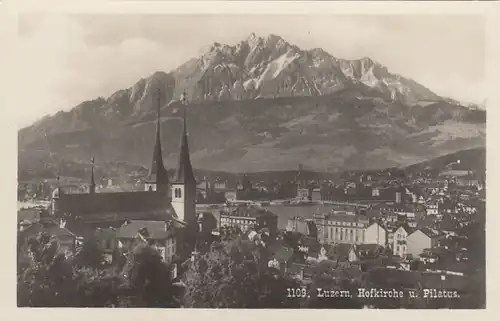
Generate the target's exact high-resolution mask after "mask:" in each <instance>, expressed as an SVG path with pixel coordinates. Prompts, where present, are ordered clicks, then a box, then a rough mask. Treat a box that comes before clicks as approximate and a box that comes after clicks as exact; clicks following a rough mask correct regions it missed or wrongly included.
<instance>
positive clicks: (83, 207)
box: [59, 191, 171, 216]
mask: <svg viewBox="0 0 500 321" xmlns="http://www.w3.org/2000/svg"><path fill="white" fill-rule="evenodd" d="M59 203H60V210H61V212H63V213H71V214H73V215H79V216H88V215H92V214H105V213H120V214H125V213H134V212H147V211H153V210H165V212H167V211H168V210H169V208H170V207H171V205H170V201H169V199H168V198H167V197H166V196H165V195H163V194H162V193H154V192H145V191H137V192H118V193H95V194H86V193H85V194H63V196H62V197H60V199H59Z"/></svg>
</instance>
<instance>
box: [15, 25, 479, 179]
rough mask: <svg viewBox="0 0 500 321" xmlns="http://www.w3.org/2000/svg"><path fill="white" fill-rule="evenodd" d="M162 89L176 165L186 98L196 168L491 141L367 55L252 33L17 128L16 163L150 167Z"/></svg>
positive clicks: (263, 165) (395, 153)
mask: <svg viewBox="0 0 500 321" xmlns="http://www.w3.org/2000/svg"><path fill="white" fill-rule="evenodd" d="M157 88H160V89H161V95H162V96H161V97H160V102H161V113H162V117H163V118H164V119H163V120H162V124H163V127H162V138H163V141H164V149H165V151H164V155H165V158H166V159H167V162H174V161H175V155H176V152H177V148H178V146H176V144H177V142H178V135H179V134H180V122H179V121H177V120H176V118H178V115H176V111H177V109H178V108H179V107H180V103H179V102H178V98H179V96H180V95H181V93H182V92H184V91H186V92H187V94H188V98H189V100H190V102H191V104H190V107H189V108H188V109H189V111H188V115H189V123H190V124H189V128H190V130H191V131H192V140H193V141H192V142H190V144H191V147H192V153H193V162H194V165H195V167H196V166H198V167H200V166H201V168H203V167H205V168H206V169H214V170H216V169H229V170H231V171H241V170H242V169H244V170H243V171H258V170H273V169H282V168H290V169H293V168H296V167H297V165H298V164H299V163H305V164H307V165H308V166H310V167H312V168H316V169H324V168H331V169H333V168H334V169H335V170H343V169H352V168H360V169H367V168H385V167H391V166H397V165H404V164H409V163H411V162H415V161H424V160H425V159H428V158H432V157H437V156H440V155H442V154H444V153H450V152H455V151H457V150H460V149H467V148H475V147H481V146H484V144H485V121H486V114H485V112H484V111H481V110H475V109H473V108H468V107H466V106H461V105H459V104H457V103H456V102H455V101H453V100H451V99H447V98H443V97H439V96H438V95H436V94H435V93H433V92H432V91H430V90H429V89H427V88H426V87H424V86H422V85H420V84H418V83H416V82H414V81H413V80H411V79H407V78H404V77H402V76H400V75H395V74H391V73H390V72H389V71H388V69H387V68H386V67H384V66H383V65H381V64H380V63H378V62H375V61H373V60H372V59H370V58H362V59H358V60H345V59H338V58H335V57H334V56H332V55H330V54H329V53H327V52H326V51H324V50H323V49H321V48H315V49H311V50H301V49H300V48H298V47H297V46H295V45H291V44H289V43H288V42H286V41H285V40H284V39H283V38H281V37H279V36H276V35H270V36H268V37H257V36H255V35H253V36H252V35H251V36H250V37H249V38H247V39H245V40H243V41H241V42H239V43H238V44H236V45H234V46H229V45H223V44H219V43H214V44H213V45H212V46H210V47H209V48H208V49H207V50H206V51H205V52H204V53H203V54H202V55H201V56H200V57H198V58H194V59H190V60H188V61H187V62H186V63H184V64H182V65H181V66H179V67H178V68H176V69H174V70H172V71H171V72H162V71H158V72H155V73H153V74H152V75H151V76H149V77H146V78H142V79H140V80H139V81H137V82H136V83H135V84H133V85H132V86H130V87H128V88H126V89H122V90H118V91H116V92H115V93H113V94H112V95H110V96H109V97H108V98H104V97H99V98H96V99H94V100H88V101H85V102H82V103H81V104H79V105H77V106H76V107H74V108H73V109H72V110H70V111H60V112H58V113H56V114H55V115H53V116H49V117H44V118H43V119H41V120H39V121H37V122H35V123H34V124H33V125H31V126H28V127H26V128H23V129H21V130H20V131H19V135H18V138H19V150H20V151H22V153H21V152H20V156H19V157H20V159H21V158H26V157H27V158H28V159H29V158H30V157H34V156H33V155H32V152H33V151H40V150H44V151H45V153H47V152H48V149H49V147H48V146H50V152H52V153H54V154H55V155H58V157H61V158H63V159H68V160H69V159H78V158H80V159H86V158H89V157H90V155H94V156H96V157H97V156H99V157H101V158H102V159H103V160H110V161H111V160H113V161H118V160H120V161H121V160H124V161H127V162H131V163H136V164H141V165H147V164H148V163H149V162H150V157H151V155H150V154H151V151H152V146H150V145H152V138H153V137H154V122H152V120H153V119H154V117H155V115H156V107H157V102H158V97H157V96H156V95H157V93H156V90H155V89H157ZM45 135H46V138H45ZM30 150H31V155H32V156H30ZM130 150H134V151H137V153H130ZM22 163H23V164H25V163H27V162H25V161H23V162H22Z"/></svg>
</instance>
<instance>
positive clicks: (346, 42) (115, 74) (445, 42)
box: [16, 13, 486, 127]
mask: <svg viewBox="0 0 500 321" xmlns="http://www.w3.org/2000/svg"><path fill="white" fill-rule="evenodd" d="M252 32H253V33H255V34H256V35H258V36H267V35H269V34H271V33H272V34H276V35H279V36H281V37H283V38H284V39H285V40H286V41H288V42H289V43H291V44H295V45H297V46H299V47H300V48H302V49H311V48H315V47H320V48H323V49H324V50H326V51H327V52H329V53H330V54H332V55H334V56H336V57H338V58H345V59H358V58H361V57H366V56H369V57H371V58H372V59H374V60H376V61H378V62H380V63H381V64H383V65H385V66H387V67H388V69H389V71H390V72H392V73H397V74H401V75H402V76H404V77H408V78H412V79H414V80H416V81H417V82H419V83H421V84H422V85H424V86H426V87H428V88H429V89H431V90H433V91H434V92H436V93H437V94H439V95H443V96H447V97H451V98H454V99H457V100H460V101H464V102H477V103H481V102H483V101H484V100H485V97H486V88H485V80H484V78H485V70H484V64H485V50H486V48H485V45H486V39H485V38H486V35H485V26H484V20H483V18H482V17H481V16H473V15H463V16H461V15H450V16H444V15H439V16H437V15H434V16H430V15H369V16H362V15H341V16H340V15H339V16H335V15H331V16H329V15H321V16H314V15H307V16H306V15H303V16H297V15H281V16H279V15H276V16H273V15H262V16H248V15H203V16H202V15H123V14H122V15H110V14H93V15H68V14H66V15H64V14H60V13H51V14H35V13H24V14H22V15H20V16H19V23H18V34H19V37H18V46H17V51H16V55H17V57H18V60H17V61H18V66H17V67H18V71H19V74H18V76H19V77H20V78H19V79H20V80H19V81H20V85H21V86H22V87H23V91H24V92H26V93H28V94H26V95H20V97H18V104H19V106H22V108H18V111H19V118H18V127H24V126H27V125H29V124H31V123H32V122H33V121H35V120H37V119H39V118H41V117H43V116H45V115H47V114H54V113H55V112H57V111H59V110H69V109H71V108H72V107H74V106H75V105H77V104H79V103H80V102H82V101H85V100H91V99H94V98H96V97H99V96H103V97H108V96H110V95H111V94H112V93H114V92H115V91H117V90H120V89H124V88H128V87H130V86H132V85H133V84H134V83H136V82H137V81H138V80H139V79H140V78H143V77H147V76H149V75H150V74H152V73H154V72H155V71H159V70H162V71H167V72H168V71H170V70H172V69H174V68H176V67H177V66H179V65H180V64H182V63H183V62H185V61H187V60H188V59H190V58H193V57H197V56H199V55H200V53H202V52H203V49H204V48H207V47H208V46H210V45H211V44H212V43H213V42H219V43H223V44H229V45H234V44H236V43H238V42H240V41H241V40H243V39H245V38H247V37H248V36H249V35H250V34H251V33H252Z"/></svg>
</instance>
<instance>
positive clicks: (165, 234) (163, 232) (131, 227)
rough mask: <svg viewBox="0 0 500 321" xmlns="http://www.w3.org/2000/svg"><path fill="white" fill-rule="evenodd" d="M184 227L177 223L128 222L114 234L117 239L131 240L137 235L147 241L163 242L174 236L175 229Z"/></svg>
mask: <svg viewBox="0 0 500 321" xmlns="http://www.w3.org/2000/svg"><path fill="white" fill-rule="evenodd" d="M183 226H184V225H183V224H182V223H181V222H179V221H177V220H171V221H167V222H165V221H130V222H129V223H126V224H124V225H123V226H122V227H120V229H118V231H117V233H116V237H117V238H119V239H133V238H135V237H136V236H137V234H138V233H140V234H141V236H142V237H144V238H145V239H149V240H164V239H167V238H169V237H171V236H173V235H174V233H175V229H178V228H182V227H183Z"/></svg>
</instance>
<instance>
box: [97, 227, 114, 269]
mask: <svg viewBox="0 0 500 321" xmlns="http://www.w3.org/2000/svg"><path fill="white" fill-rule="evenodd" d="M116 233H117V230H116V229H115V228H97V229H96V230H95V231H94V238H95V241H96V243H97V246H98V247H99V249H100V250H101V251H102V253H103V254H104V259H105V260H106V262H107V263H112V262H113V257H114V255H115V253H116V252H117V250H118V248H119V247H118V239H117V238H116Z"/></svg>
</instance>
